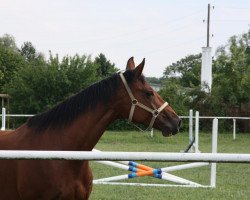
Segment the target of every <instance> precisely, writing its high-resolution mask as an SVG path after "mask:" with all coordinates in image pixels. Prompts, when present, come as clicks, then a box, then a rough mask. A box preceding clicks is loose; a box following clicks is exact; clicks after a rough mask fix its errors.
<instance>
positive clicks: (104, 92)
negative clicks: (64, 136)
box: [27, 70, 133, 132]
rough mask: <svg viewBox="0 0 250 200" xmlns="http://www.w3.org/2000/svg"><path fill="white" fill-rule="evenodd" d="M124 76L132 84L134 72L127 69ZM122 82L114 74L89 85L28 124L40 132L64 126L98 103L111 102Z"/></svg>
mask: <svg viewBox="0 0 250 200" xmlns="http://www.w3.org/2000/svg"><path fill="white" fill-rule="evenodd" d="M124 76H125V78H126V80H127V82H128V84H131V82H132V81H133V72H132V71H130V70H127V71H126V72H125V73H124ZM120 83H121V79H120V77H119V74H114V75H113V76H111V77H109V78H107V79H104V80H102V81H100V82H98V83H95V84H93V85H91V86H89V87H87V88H86V89H85V90H82V91H80V92H79V93H78V94H75V95H74V96H72V97H70V98H68V99H67V100H65V101H64V102H62V103H60V104H58V105H57V106H55V107H53V108H52V109H50V110H48V111H47V112H43V113H40V114H38V115H35V116H33V117H31V118H30V119H29V120H28V122H27V125H28V127H31V128H34V129H36V131H38V132H41V131H44V130H46V129H48V128H63V127H65V126H67V125H69V124H70V123H71V122H73V121H74V120H75V119H76V118H78V117H79V116H80V115H82V114H83V113H84V112H86V111H87V110H88V109H93V110H94V109H95V107H96V106H97V104H99V103H103V104H107V103H109V102H110V100H111V98H112V97H113V96H114V95H115V94H116V92H117V88H118V86H119V84H120Z"/></svg>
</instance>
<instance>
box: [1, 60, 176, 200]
mask: <svg viewBox="0 0 250 200" xmlns="http://www.w3.org/2000/svg"><path fill="white" fill-rule="evenodd" d="M144 65H145V59H143V61H142V62H141V63H140V64H139V65H138V66H137V67H136V66H135V63H134V59H133V57H131V58H130V59H129V60H128V62H127V67H126V70H125V71H124V72H120V73H115V74H114V75H112V76H110V77H109V78H107V79H104V80H102V81H100V82H98V83H95V84H93V85H91V86H89V87H88V88H86V89H85V90H82V91H80V92H79V93H78V94H75V95H73V96H72V97H70V98H68V99H66V100H65V101H64V102H62V103H60V104H58V105H56V106H55V107H53V108H52V109H50V110H48V111H45V112H43V113H40V114H38V115H35V116H33V117H31V118H29V119H28V120H27V122H26V123H24V124H23V125H21V126H20V127H19V128H17V129H16V130H13V131H8V132H5V133H4V134H3V135H1V136H0V149H1V150H49V151H54V150H64V151H91V150H92V149H93V148H94V146H95V145H96V143H97V142H98V140H99V139H100V137H101V136H102V134H103V132H104V131H105V130H106V128H107V127H108V125H109V124H110V123H111V122H113V121H114V120H116V119H128V120H129V121H131V122H136V123H141V124H144V125H145V126H148V129H151V128H152V127H153V128H155V129H158V130H160V131H162V134H163V136H169V135H174V134H176V133H177V132H178V130H179V127H180V123H181V120H180V118H179V117H178V116H177V114H176V113H175V111H174V110H173V109H172V108H171V107H170V106H169V105H168V103H167V102H165V101H164V100H163V99H162V98H161V97H160V95H159V94H158V93H157V92H156V91H154V90H153V89H152V87H150V85H149V84H148V83H147V82H146V80H145V77H144V76H143V74H142V71H143V68H144ZM0 177H1V178H0V188H1V192H0V199H1V200H35V199H36V200H57V199H58V200H59V199H60V200H87V199H88V198H89V196H90V193H91V190H92V181H93V177H92V172H91V169H90V167H89V163H88V161H65V160H64V161H60V160H0Z"/></svg>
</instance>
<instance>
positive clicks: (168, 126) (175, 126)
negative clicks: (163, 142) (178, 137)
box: [161, 117, 181, 137]
mask: <svg viewBox="0 0 250 200" xmlns="http://www.w3.org/2000/svg"><path fill="white" fill-rule="evenodd" d="M180 126H181V119H180V118H179V117H176V118H174V119H172V120H171V122H170V121H167V122H166V123H165V124H164V126H163V127H162V128H161V131H162V135H163V136H164V137H168V136H171V135H175V134H177V133H178V132H179V129H180Z"/></svg>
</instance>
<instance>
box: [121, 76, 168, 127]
mask: <svg viewBox="0 0 250 200" xmlns="http://www.w3.org/2000/svg"><path fill="white" fill-rule="evenodd" d="M120 77H121V79H122V82H123V84H124V86H125V88H126V90H127V92H128V95H129V97H130V99H131V103H132V105H131V109H130V113H129V117H128V121H129V122H132V119H133V115H134V111H135V106H139V107H140V108H142V109H144V110H146V111H148V112H150V113H151V114H152V119H151V121H150V123H149V126H148V128H147V129H146V130H151V129H152V127H153V125H154V122H155V119H156V118H157V117H158V115H159V114H160V112H161V111H162V110H163V109H164V108H165V107H166V106H167V105H168V103H167V102H165V103H164V104H162V106H161V107H160V108H158V109H154V110H153V109H152V108H149V107H147V106H145V105H143V104H142V103H140V102H138V100H137V99H136V98H135V97H134V95H133V94H132V91H131V90H130V88H129V86H128V84H127V81H126V79H125V77H124V75H123V73H120Z"/></svg>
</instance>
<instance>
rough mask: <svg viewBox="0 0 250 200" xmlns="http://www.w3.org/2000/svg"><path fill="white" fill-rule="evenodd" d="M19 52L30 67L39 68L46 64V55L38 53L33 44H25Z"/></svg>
mask: <svg viewBox="0 0 250 200" xmlns="http://www.w3.org/2000/svg"><path fill="white" fill-rule="evenodd" d="M19 51H20V53H21V55H22V56H23V57H24V59H25V61H26V62H27V64H29V65H36V66H38V65H44V64H45V63H46V61H45V58H44V55H43V54H42V53H39V52H37V50H36V49H35V47H34V46H33V44H32V43H31V42H24V43H23V45H22V46H21V49H20V50H19Z"/></svg>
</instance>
